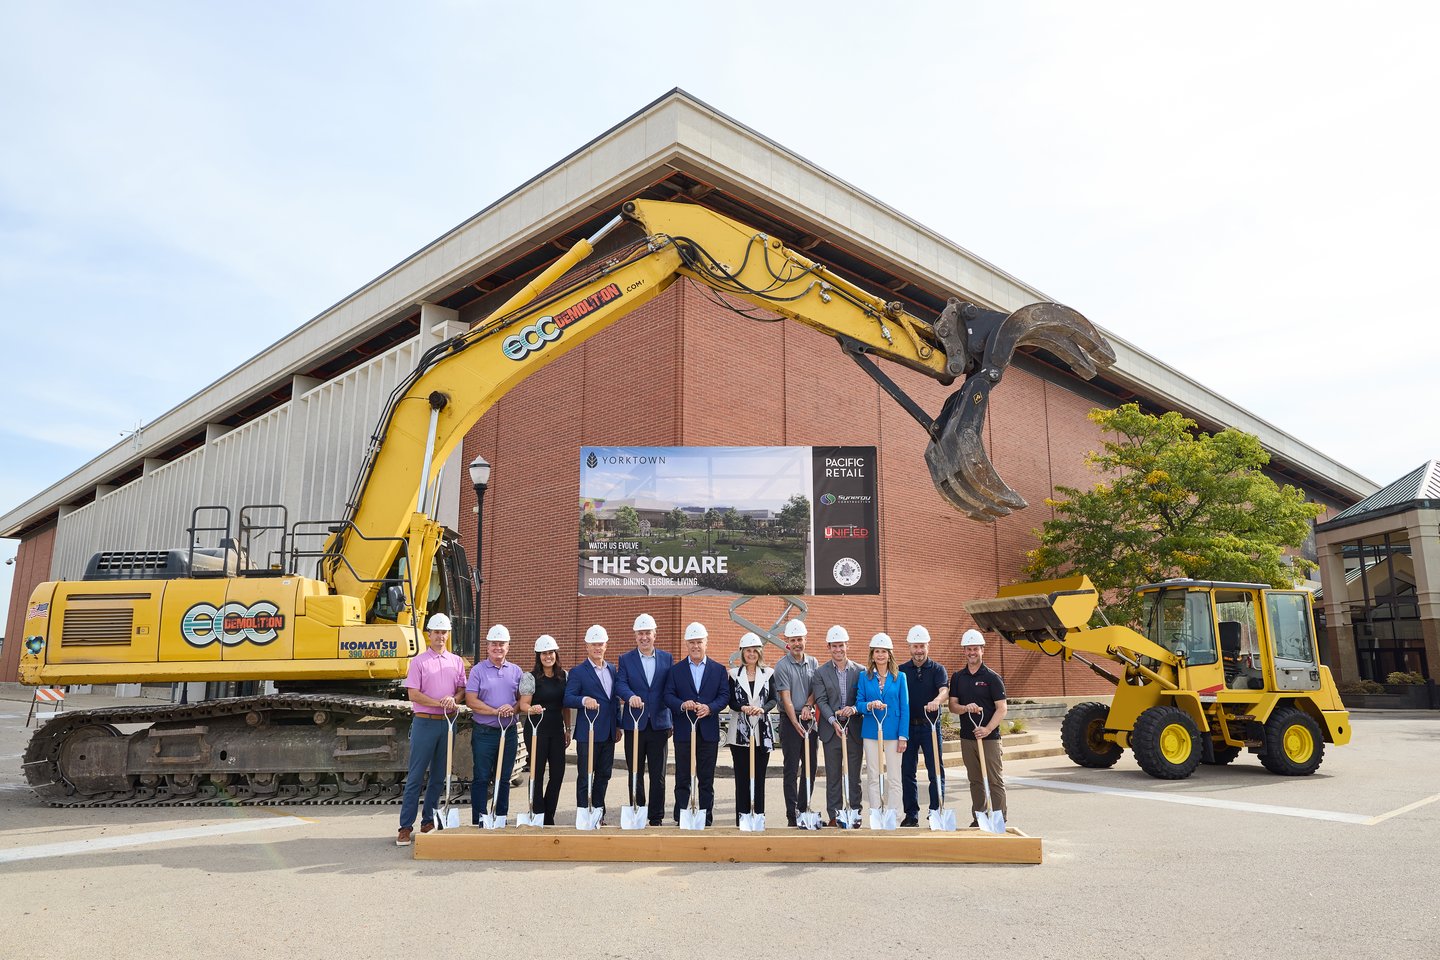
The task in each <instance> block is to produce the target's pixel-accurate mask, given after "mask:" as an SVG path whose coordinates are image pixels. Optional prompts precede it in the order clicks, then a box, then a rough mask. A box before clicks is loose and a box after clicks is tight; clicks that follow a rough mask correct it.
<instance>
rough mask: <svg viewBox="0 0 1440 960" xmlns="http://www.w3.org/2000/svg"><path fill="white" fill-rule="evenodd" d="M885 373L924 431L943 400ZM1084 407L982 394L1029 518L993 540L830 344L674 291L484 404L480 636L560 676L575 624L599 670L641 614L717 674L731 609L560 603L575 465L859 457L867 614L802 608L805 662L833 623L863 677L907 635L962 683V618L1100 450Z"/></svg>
mask: <svg viewBox="0 0 1440 960" xmlns="http://www.w3.org/2000/svg"><path fill="white" fill-rule="evenodd" d="M889 372H890V373H891V375H892V376H894V377H895V378H896V380H897V381H898V382H900V383H901V385H902V386H904V387H905V389H906V390H907V391H908V392H910V394H911V395H912V396H914V397H915V398H916V399H917V400H918V401H919V402H920V404H921V405H922V406H924V407H925V408H926V409H927V410H930V411H932V412H934V411H937V410H938V409H939V407H940V404H941V403H942V402H943V401H944V399H945V396H946V394H947V393H948V390H947V389H946V388H944V387H941V386H940V385H939V384H937V383H935V382H934V381H932V380H930V379H929V378H927V377H924V376H921V375H920V374H917V373H913V372H910V371H906V370H902V369H899V368H889ZM1091 406H1092V404H1091V402H1090V401H1089V400H1086V399H1084V398H1082V397H1080V396H1078V395H1076V394H1074V393H1071V392H1070V391H1067V390H1065V389H1064V388H1063V387H1059V386H1056V385H1054V384H1051V383H1047V382H1046V381H1044V380H1041V379H1040V378H1038V377H1036V376H1034V375H1031V374H1028V373H1026V372H1024V371H1022V370H1019V369H1014V368H1012V369H1011V370H1010V371H1009V372H1008V373H1007V374H1006V377H1005V381H1004V383H1003V384H1001V386H1000V388H999V389H998V390H997V391H996V392H995V394H994V395H993V399H992V407H991V414H990V415H991V424H990V429H989V431H988V438H987V439H988V445H989V449H990V451H991V456H992V459H993V460H994V462H995V465H996V468H997V469H998V470H999V471H1000V474H1001V476H1003V477H1005V479H1006V480H1007V481H1008V482H1009V483H1010V484H1011V485H1012V486H1014V487H1015V489H1016V490H1018V491H1019V492H1020V493H1021V494H1022V495H1023V496H1024V497H1025V498H1026V499H1027V500H1029V501H1030V504H1031V506H1030V508H1029V509H1028V510H1025V511H1023V512H1021V513H1020V514H1018V515H1015V516H1012V517H1008V518H1005V519H1003V520H1000V521H998V522H997V523H994V524H981V523H976V522H974V521H972V520H969V519H967V518H965V517H963V516H962V515H960V514H959V513H957V512H955V511H954V510H953V509H952V508H951V507H950V506H949V505H948V504H947V503H945V502H944V501H943V500H941V499H940V497H939V495H938V494H936V492H935V490H934V487H933V486H932V485H931V483H930V477H929V473H928V472H927V470H926V468H925V462H924V451H925V439H926V438H925V435H924V433H923V432H922V431H921V429H920V427H919V426H918V425H917V424H916V423H915V422H914V421H913V420H911V419H910V417H909V416H908V415H907V414H906V413H905V412H904V411H903V410H901V409H900V408H899V406H898V405H896V404H895V403H894V402H893V401H891V400H890V398H889V397H887V396H885V395H884V394H883V393H882V392H881V391H880V390H879V388H878V387H876V386H875V384H874V383H873V382H872V381H871V380H870V379H869V378H868V377H866V376H865V375H864V374H863V373H862V372H861V371H860V370H859V368H858V367H856V366H855V364H854V363H853V361H851V360H850V359H849V358H848V357H846V356H845V355H844V354H843V353H841V351H840V349H839V347H838V346H837V345H836V344H835V342H834V341H833V340H831V339H830V338H829V337H826V336H824V335H822V334H819V333H816V332H814V331H812V330H809V329H808V328H805V327H803V326H801V325H799V324H796V323H790V322H778V323H760V322H756V321H753V320H749V319H746V318H743V317H739V316H736V315H735V314H733V313H731V312H729V311H728V310H726V309H724V308H723V307H721V306H719V305H718V304H716V303H715V302H714V301H713V300H712V299H711V298H710V297H709V296H707V295H706V293H704V292H703V291H700V290H698V289H697V288H696V287H695V286H694V285H692V284H690V283H687V282H680V283H677V284H676V285H675V286H673V287H672V288H671V289H670V290H669V291H667V292H666V293H665V294H663V295H661V296H660V297H659V298H657V299H656V300H655V301H654V302H652V303H650V304H648V305H647V306H645V307H644V308H642V309H641V310H639V311H637V312H636V314H634V315H632V316H630V317H628V318H626V319H625V320H624V321H623V322H621V323H618V324H616V325H615V326H613V327H611V328H610V329H609V330H607V331H605V332H604V333H602V334H600V335H599V336H597V337H595V338H594V339H592V340H590V341H589V342H587V343H586V344H584V345H582V346H581V347H579V348H577V349H576V350H574V351H572V352H571V353H569V354H567V355H566V356H565V357H563V358H561V359H560V360H559V361H557V362H556V363H554V364H552V365H551V366H549V367H547V368H546V369H545V370H544V371H543V372H542V373H540V374H538V375H536V376H534V377H531V378H530V379H529V380H527V381H525V382H524V383H523V384H522V385H521V386H519V387H518V388H516V389H515V390H514V391H512V392H511V393H510V394H509V395H507V396H506V397H504V398H503V399H502V400H501V401H500V402H499V403H497V404H496V405H495V406H494V407H493V408H492V409H491V410H490V411H489V412H488V413H486V415H485V416H484V417H483V418H482V419H481V420H480V422H479V423H478V424H477V425H476V427H475V428H474V429H473V430H472V431H471V432H470V434H469V435H468V436H467V437H466V439H465V447H464V457H465V462H467V463H468V462H469V461H470V460H471V459H473V458H474V456H475V455H476V454H477V453H478V454H482V455H484V457H485V458H486V459H487V460H489V461H490V462H491V463H492V464H493V465H494V473H493V476H492V478H491V484H490V487H489V489H488V491H487V493H486V497H485V544H484V547H485V550H484V558H483V566H484V575H485V588H484V596H483V599H482V616H483V620H484V622H485V623H486V624H487V625H488V624H490V623H494V622H497V621H499V622H503V623H505V624H506V625H507V626H509V628H510V631H511V634H512V636H514V637H515V638H516V639H515V642H514V643H513V644H512V646H511V658H512V659H513V660H515V661H516V662H518V663H521V664H522V665H524V666H527V667H528V665H529V664H530V663H531V662H532V658H533V654H532V653H531V646H532V643H533V641H534V638H535V637H536V636H538V635H539V634H541V633H550V634H553V635H554V636H555V637H556V639H557V640H558V641H559V643H560V650H561V662H562V663H565V664H567V665H568V664H573V663H576V662H578V661H579V660H580V659H582V658H583V656H584V650H583V644H582V643H581V638H582V637H583V635H584V632H585V628H586V627H588V626H589V625H590V624H591V623H597V622H598V623H602V624H604V625H605V627H606V628H607V629H608V630H609V631H610V632H611V634H612V637H613V639H612V642H611V647H610V651H609V653H610V657H611V659H612V660H613V659H614V658H615V657H617V656H618V655H619V654H620V653H623V652H624V651H626V650H628V649H630V647H631V639H630V638H631V634H630V630H629V627H630V623H631V622H632V620H633V619H634V617H635V615H636V614H638V613H640V612H642V611H646V612H649V613H651V614H653V615H654V616H655V618H656V620H657V621H658V622H659V626H660V630H659V636H660V646H661V647H662V648H664V649H667V650H669V651H671V652H672V653H674V654H676V655H677V656H679V655H682V646H683V645H682V644H681V642H680V639H679V637H680V633H681V631H682V630H683V628H684V625H685V624H686V623H688V622H689V621H691V620H700V621H702V622H704V623H705V624H706V625H707V626H708V627H709V629H710V632H711V644H710V652H711V655H712V656H715V657H716V658H717V659H722V660H723V659H725V658H727V657H728V656H729V655H730V654H731V653H733V652H734V650H735V648H736V645H737V643H738V640H739V636H740V632H741V631H740V629H739V628H738V627H736V626H735V625H734V624H733V623H731V621H730V618H729V613H728V610H729V606H730V603H731V601H732V600H733V598H731V597H693V598H685V599H680V598H660V599H650V600H647V599H645V598H628V597H627V598H609V597H589V598H580V597H577V596H576V589H577V588H576V579H577V570H576V564H577V553H576V540H577V538H578V534H579V525H578V501H579V458H578V454H579V448H580V447H581V446H582V445H604V444H614V445H633V446H641V445H645V446H660V445H678V444H683V445H688V446H708V445H713V446H772V445H776V446H779V445H796V446H808V445H829V444H856V445H874V446H876V447H877V448H878V450H879V460H880V478H879V488H880V495H881V503H880V524H881V530H880V533H881V550H882V556H881V563H882V567H883V583H884V589H883V592H882V593H881V594H880V595H879V596H877V597H811V598H807V600H806V603H807V605H808V607H809V615H808V622H809V623H810V624H811V625H812V629H813V630H814V631H815V633H816V637H815V638H814V639H812V645H811V652H812V653H815V654H816V655H817V656H820V657H821V658H822V659H823V658H824V655H825V650H824V643H823V640H822V639H820V634H821V633H823V630H824V629H826V628H828V627H829V626H830V625H831V624H832V623H843V624H844V625H845V627H846V628H847V629H848V630H849V631H850V634H851V636H852V637H854V638H855V641H854V642H852V649H851V656H852V657H853V658H855V659H863V657H864V653H865V651H864V649H863V648H864V646H865V645H866V642H867V641H868V639H869V637H870V636H871V635H872V634H873V633H875V632H876V631H879V630H882V629H883V630H885V631H887V632H889V633H890V634H891V635H892V636H894V637H895V638H896V639H897V640H898V641H903V639H904V635H905V633H906V631H908V630H909V628H910V626H911V625H912V624H915V623H923V624H925V625H926V627H927V628H928V629H929V630H930V634H931V636H932V637H933V638H934V641H935V642H934V645H933V647H932V650H931V654H932V656H934V657H935V658H936V659H937V660H939V661H940V662H941V663H943V664H944V665H945V666H946V667H947V668H949V669H954V668H955V667H956V666H958V664H959V663H960V655H959V643H960V636H961V634H962V633H964V631H965V630H966V629H968V628H969V627H971V626H973V623H972V622H971V621H970V619H969V617H968V616H967V615H966V614H965V609H964V602H965V601H966V600H969V599H973V598H976V597H990V596H994V593H995V589H996V587H997V586H999V585H1000V584H1002V583H1010V582H1013V581H1015V580H1017V579H1020V567H1021V565H1022V563H1023V562H1024V555H1025V551H1026V550H1028V549H1029V548H1030V547H1032V546H1033V545H1034V534H1033V531H1034V529H1035V528H1036V527H1037V526H1039V524H1040V523H1041V522H1043V520H1044V519H1045V518H1046V517H1048V516H1049V510H1048V508H1047V507H1046V506H1045V503H1044V501H1045V498H1046V496H1048V495H1049V494H1050V492H1051V488H1052V485H1053V484H1054V483H1056V482H1059V483H1065V484H1070V485H1077V486H1085V485H1088V483H1089V478H1088V473H1087V470H1086V467H1085V465H1084V455H1085V453H1086V452H1087V451H1089V450H1091V449H1094V448H1095V447H1096V446H1097V445H1098V439H1099V431H1098V430H1097V429H1096V428H1095V426H1094V425H1093V424H1091V423H1090V422H1089V421H1088V420H1087V419H1086V418H1085V414H1086V413H1087V412H1088V411H1089V410H1090V408H1091ZM473 506H474V494H473V492H472V491H471V490H469V489H468V485H467V489H465V490H463V491H462V495H461V518H462V519H461V523H462V526H464V527H465V528H466V529H464V530H463V531H462V533H463V535H464V537H465V538H466V549H467V551H469V552H470V555H471V556H472V557H473V556H474V547H475V544H474V520H473V517H474V514H473V512H472V508H473ZM782 608H783V603H782V602H781V601H779V600H777V599H775V598H768V597H767V598H758V599H755V600H752V601H751V602H750V603H749V604H748V605H747V606H746V607H745V608H744V611H743V612H744V613H745V615H746V616H748V617H749V618H750V619H751V620H752V621H754V622H756V623H764V624H768V623H770V622H773V620H774V618H775V617H776V616H777V615H778V614H779V612H780V611H781V610H782ZM989 659H990V661H991V663H992V664H993V665H994V666H995V667H996V669H998V670H1000V671H1001V672H1002V673H1003V674H1004V675H1005V676H1006V679H1007V682H1008V683H1009V686H1010V690H1011V694H1012V696H1048V695H1058V694H1071V695H1073V694H1083V693H1087V692H1096V693H1101V692H1105V691H1106V690H1108V686H1107V685H1106V684H1105V682H1104V681H1102V680H1100V679H1099V678H1097V677H1095V676H1094V675H1093V674H1091V673H1090V672H1089V671H1088V670H1085V669H1084V668H1083V667H1080V668H1076V667H1074V666H1065V667H1064V668H1063V669H1062V665H1061V664H1060V663H1059V662H1058V661H1057V660H1055V659H1052V658H1047V657H1044V656H1042V655H1040V654H1036V653H1030V652H1027V651H1021V650H1019V649H1017V648H1015V647H1011V646H1009V645H1008V644H1004V643H1000V642H998V641H992V645H991V649H990V656H989Z"/></svg>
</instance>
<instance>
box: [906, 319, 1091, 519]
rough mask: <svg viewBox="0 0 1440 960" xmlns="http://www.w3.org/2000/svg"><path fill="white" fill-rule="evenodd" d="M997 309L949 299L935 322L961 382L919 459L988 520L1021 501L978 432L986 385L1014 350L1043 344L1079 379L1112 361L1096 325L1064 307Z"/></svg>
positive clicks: (954, 496) (955, 498) (948, 494)
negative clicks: (1000, 311)
mask: <svg viewBox="0 0 1440 960" xmlns="http://www.w3.org/2000/svg"><path fill="white" fill-rule="evenodd" d="M1001 316H1002V315H1000V314H997V313H994V312H993V311H988V310H982V309H980V308H978V307H975V306H974V305H973V304H962V303H961V302H960V301H958V300H952V301H951V302H950V305H949V306H948V307H946V309H945V311H944V313H942V314H941V316H940V318H939V319H937V321H936V324H935V332H936V334H937V335H938V336H939V337H940V340H941V342H942V343H943V344H944V346H945V352H946V355H947V357H949V358H950V362H949V367H950V370H951V372H952V373H954V374H956V375H958V374H959V373H960V372H962V370H963V371H964V372H965V383H964V385H963V386H962V387H961V388H960V389H959V390H957V391H955V393H953V394H951V395H950V398H949V399H948V400H946V401H945V405H944V407H943V408H942V409H941V411H940V415H939V416H938V417H936V418H935V424H934V430H933V432H932V439H931V441H930V444H929V445H928V446H927V447H926V449H925V463H926V465H927V466H928V467H929V468H930V479H931V480H932V481H933V482H934V484H935V489H936V490H938V491H939V492H940V495H941V496H942V497H944V498H945V499H946V500H948V501H949V502H950V503H951V505H952V506H954V507H955V508H956V509H958V510H960V511H962V512H964V513H966V514H968V515H969V516H971V517H973V518H974V519H976V520H993V519H995V518H996V517H1003V516H1006V515H1007V514H1009V513H1010V512H1011V511H1014V510H1023V509H1024V508H1025V506H1026V502H1025V498H1024V497H1022V496H1020V494H1018V493H1016V492H1015V491H1014V490H1012V489H1010V487H1009V485H1008V484H1006V483H1005V481H1004V480H1002V479H1001V478H1000V474H998V473H997V472H996V471H995V467H994V466H993V465H992V464H991V463H990V457H989V455H988V454H987V453H986V452H985V444H984V441H983V439H982V435H983V431H984V429H985V412H986V408H987V407H988V406H989V402H988V401H989V396H990V391H991V390H992V389H993V388H994V386H995V384H997V383H999V382H1000V378H1001V377H1002V376H1003V375H1004V373H1005V370H1006V368H1007V367H1009V366H1010V361H1011V360H1012V359H1014V356H1015V351H1016V350H1017V349H1019V348H1020V347H1037V348H1039V349H1041V350H1045V351H1047V352H1049V353H1051V354H1054V355H1055V356H1056V357H1058V358H1060V359H1061V360H1063V361H1065V363H1067V364H1069V366H1070V369H1071V370H1073V371H1074V372H1075V373H1076V374H1078V375H1079V376H1080V377H1083V378H1084V379H1086V380H1088V379H1090V378H1091V377H1093V376H1095V373H1096V371H1097V369H1098V368H1099V367H1108V366H1110V365H1111V364H1112V363H1114V362H1115V351H1114V349H1112V348H1111V346H1110V344H1109V343H1107V342H1106V340H1105V338H1104V337H1103V336H1101V335H1100V332H1099V331H1098V330H1096V329H1095V326H1094V325H1093V324H1092V323H1091V322H1090V321H1089V320H1087V319H1085V317H1084V316H1083V315H1081V314H1080V313H1078V312H1077V311H1075V310H1072V309H1070V308H1069V307H1066V306H1062V305H1060V304H1058V303H1032V304H1030V305H1028V306H1025V307H1021V308H1020V309H1019V310H1016V311H1015V312H1014V313H1012V314H1010V315H1009V316H1006V317H1003V319H1000V318H1001ZM997 320H998V323H997V322H996V321H997ZM977 331H979V332H977Z"/></svg>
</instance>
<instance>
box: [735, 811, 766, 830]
mask: <svg viewBox="0 0 1440 960" xmlns="http://www.w3.org/2000/svg"><path fill="white" fill-rule="evenodd" d="M740 830H741V832H743V833H764V832H765V814H763V813H742V814H740Z"/></svg>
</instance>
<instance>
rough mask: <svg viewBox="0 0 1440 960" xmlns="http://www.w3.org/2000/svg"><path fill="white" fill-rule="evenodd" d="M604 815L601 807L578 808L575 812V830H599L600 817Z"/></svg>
mask: <svg viewBox="0 0 1440 960" xmlns="http://www.w3.org/2000/svg"><path fill="white" fill-rule="evenodd" d="M604 813H605V810H604V809H603V808H602V807H580V808H579V809H578V810H576V811H575V829H576V830H598V829H600V817H601V816H602V815H603V814H604Z"/></svg>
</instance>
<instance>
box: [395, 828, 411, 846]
mask: <svg viewBox="0 0 1440 960" xmlns="http://www.w3.org/2000/svg"><path fill="white" fill-rule="evenodd" d="M414 832H415V831H414V830H412V829H410V828H409V827H401V828H400V832H399V833H397V834H396V835H395V846H397V847H408V846H410V837H411V835H412V834H414Z"/></svg>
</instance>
